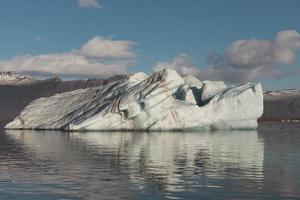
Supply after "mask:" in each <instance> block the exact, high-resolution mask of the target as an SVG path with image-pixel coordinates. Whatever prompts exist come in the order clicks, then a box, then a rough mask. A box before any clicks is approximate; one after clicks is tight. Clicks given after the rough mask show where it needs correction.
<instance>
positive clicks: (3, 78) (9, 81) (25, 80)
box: [0, 72, 37, 85]
mask: <svg viewBox="0 0 300 200" xmlns="http://www.w3.org/2000/svg"><path fill="white" fill-rule="evenodd" d="M35 81H37V80H36V79H35V78H33V77H31V76H27V75H21V74H17V73H15V72H0V85H26V84H31V83H33V82H35Z"/></svg>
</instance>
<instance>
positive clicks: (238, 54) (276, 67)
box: [154, 30, 300, 83]
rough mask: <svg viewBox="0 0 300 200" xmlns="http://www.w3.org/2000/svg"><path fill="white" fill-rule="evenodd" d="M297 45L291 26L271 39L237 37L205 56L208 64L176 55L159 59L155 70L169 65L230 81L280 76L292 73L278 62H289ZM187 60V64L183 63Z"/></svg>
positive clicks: (298, 38) (298, 40)
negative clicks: (220, 50) (199, 66)
mask: <svg viewBox="0 0 300 200" xmlns="http://www.w3.org/2000/svg"><path fill="white" fill-rule="evenodd" d="M297 49H300V34H299V33H298V32H296V31H294V30H287V31H281V32H279V33H277V35H276V37H275V38H274V39H273V40H258V39H249V40H238V41H236V42H234V43H232V44H231V45H230V46H229V47H228V48H227V49H226V51H225V53H224V54H221V55H220V54H215V53H212V54H210V55H209V56H208V57H207V63H208V66H207V67H206V68H205V69H201V70H200V69H197V67H196V66H195V65H193V64H191V62H190V59H189V58H188V56H186V55H185V59H184V62H182V63H181V62H174V61H176V60H178V59H179V60H182V59H181V56H180V55H179V56H177V57H176V58H174V59H173V60H171V61H170V62H164V63H158V64H157V65H156V66H155V67H154V70H156V69H157V68H158V67H159V68H172V69H176V70H177V71H179V73H186V72H189V73H192V74H194V75H195V76H197V77H199V78H200V79H211V80H223V81H226V82H230V83H236V82H246V81H253V80H257V79H262V78H268V77H277V78H278V77H282V76H285V75H290V74H291V73H290V72H288V71H287V70H285V72H282V71H281V70H280V69H281V66H286V65H289V64H291V63H292V62H293V61H294V59H295V51H296V50H297ZM186 63H189V64H186Z"/></svg>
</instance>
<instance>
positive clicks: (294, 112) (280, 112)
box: [260, 89, 300, 121]
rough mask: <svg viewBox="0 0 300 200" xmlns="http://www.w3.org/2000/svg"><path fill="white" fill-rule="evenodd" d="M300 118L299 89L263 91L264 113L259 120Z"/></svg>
mask: <svg viewBox="0 0 300 200" xmlns="http://www.w3.org/2000/svg"><path fill="white" fill-rule="evenodd" d="M293 120H294V121H296V120H297V121H298V120H300V90H296V89H290V90H277V91H266V92H264V114H263V116H262V117H261V118H260V121H293Z"/></svg>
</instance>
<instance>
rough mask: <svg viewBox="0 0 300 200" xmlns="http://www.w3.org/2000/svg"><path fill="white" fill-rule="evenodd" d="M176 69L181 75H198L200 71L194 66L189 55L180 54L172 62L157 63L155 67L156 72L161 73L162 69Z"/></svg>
mask: <svg viewBox="0 0 300 200" xmlns="http://www.w3.org/2000/svg"><path fill="white" fill-rule="evenodd" d="M166 68H168V69H174V70H176V71H177V72H178V73H179V74H181V75H184V74H197V73H198V69H197V68H196V66H195V65H194V64H192V62H191V59H190V57H189V56H188V55H187V54H184V53H182V54H179V55H178V56H176V57H175V58H172V59H171V60H170V61H164V62H159V63H157V64H156V65H155V66H154V67H153V70H154V71H160V70H162V69H166Z"/></svg>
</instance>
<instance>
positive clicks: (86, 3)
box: [78, 0, 102, 8]
mask: <svg viewBox="0 0 300 200" xmlns="http://www.w3.org/2000/svg"><path fill="white" fill-rule="evenodd" d="M78 5H79V6H80V7H83V8H101V7H102V6H101V5H100V3H99V2H98V1H97V0H78Z"/></svg>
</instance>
